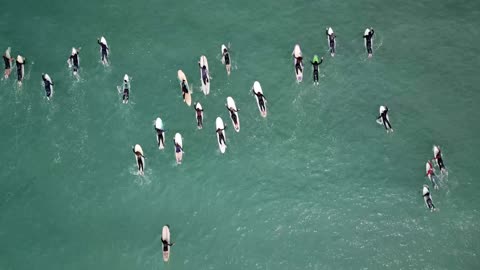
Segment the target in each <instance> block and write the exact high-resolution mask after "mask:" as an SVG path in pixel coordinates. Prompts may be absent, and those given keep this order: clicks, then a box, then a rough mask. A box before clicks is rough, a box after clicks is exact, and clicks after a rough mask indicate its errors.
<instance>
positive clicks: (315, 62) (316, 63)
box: [310, 55, 323, 85]
mask: <svg viewBox="0 0 480 270" xmlns="http://www.w3.org/2000/svg"><path fill="white" fill-rule="evenodd" d="M310 63H311V64H312V66H313V83H314V84H317V85H318V67H319V66H320V64H322V63H323V57H322V58H320V61H318V56H317V55H315V56H313V61H312V62H310Z"/></svg>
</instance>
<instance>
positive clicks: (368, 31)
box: [363, 28, 373, 57]
mask: <svg viewBox="0 0 480 270" xmlns="http://www.w3.org/2000/svg"><path fill="white" fill-rule="evenodd" d="M368 34H370V28H367V29H365V32H364V33H363V35H364V36H366V35H368ZM371 42H372V53H371V54H370V53H368V49H367V38H363V45H364V46H365V50H366V51H367V54H368V57H372V55H373V37H372V41H371Z"/></svg>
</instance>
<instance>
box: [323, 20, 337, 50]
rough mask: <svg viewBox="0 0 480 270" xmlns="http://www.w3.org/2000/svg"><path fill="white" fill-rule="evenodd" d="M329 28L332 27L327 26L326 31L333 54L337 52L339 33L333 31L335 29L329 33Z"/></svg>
mask: <svg viewBox="0 0 480 270" xmlns="http://www.w3.org/2000/svg"><path fill="white" fill-rule="evenodd" d="M329 29H331V28H330V27H327V30H326V31H325V33H326V34H327V36H328V42H329V44H330V54H331V55H332V56H333V55H334V54H335V38H336V37H337V35H335V32H333V30H332V31H331V32H330V33H328V30H329Z"/></svg>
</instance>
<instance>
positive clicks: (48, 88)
mask: <svg viewBox="0 0 480 270" xmlns="http://www.w3.org/2000/svg"><path fill="white" fill-rule="evenodd" d="M42 80H43V86H44V88H45V94H46V96H47V99H48V100H50V97H51V96H52V94H53V88H52V86H53V81H52V79H51V78H50V76H48V74H42Z"/></svg>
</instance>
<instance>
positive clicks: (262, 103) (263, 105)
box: [258, 98, 265, 111]
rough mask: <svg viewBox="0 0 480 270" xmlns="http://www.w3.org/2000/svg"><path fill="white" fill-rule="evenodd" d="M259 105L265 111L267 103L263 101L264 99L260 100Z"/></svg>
mask: <svg viewBox="0 0 480 270" xmlns="http://www.w3.org/2000/svg"><path fill="white" fill-rule="evenodd" d="M258 104H260V109H261V110H262V111H265V101H263V98H258Z"/></svg>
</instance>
